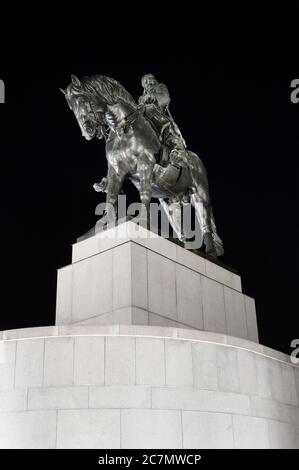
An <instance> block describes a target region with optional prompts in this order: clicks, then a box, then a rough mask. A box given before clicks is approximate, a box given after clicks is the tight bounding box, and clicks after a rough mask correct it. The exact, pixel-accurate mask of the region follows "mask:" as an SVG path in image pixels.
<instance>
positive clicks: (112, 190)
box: [96, 165, 125, 232]
mask: <svg viewBox="0 0 299 470" xmlns="http://www.w3.org/2000/svg"><path fill="white" fill-rule="evenodd" d="M124 178H125V174H123V173H121V174H117V173H116V171H115V170H114V168H113V167H112V166H111V165H109V168H108V174H107V180H108V181H107V190H106V191H107V197H106V214H105V215H104V216H103V217H102V218H101V219H100V220H99V221H98V222H97V223H96V232H99V231H101V230H103V228H104V226H106V227H109V226H113V225H115V223H116V219H117V201H118V195H119V193H120V190H121V187H122V184H123V180H124Z"/></svg>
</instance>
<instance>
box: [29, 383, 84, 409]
mask: <svg viewBox="0 0 299 470" xmlns="http://www.w3.org/2000/svg"><path fill="white" fill-rule="evenodd" d="M68 408H71V409H77V408H79V409H80V408H88V387H44V388H30V389H29V391H28V409H29V410H52V409H68Z"/></svg>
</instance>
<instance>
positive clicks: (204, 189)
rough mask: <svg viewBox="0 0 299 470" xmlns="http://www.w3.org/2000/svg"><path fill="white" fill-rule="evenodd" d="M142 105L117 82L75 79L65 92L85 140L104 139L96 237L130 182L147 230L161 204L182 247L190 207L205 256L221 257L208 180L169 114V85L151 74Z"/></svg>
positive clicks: (98, 77) (113, 219) (144, 79)
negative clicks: (153, 208)
mask: <svg viewBox="0 0 299 470" xmlns="http://www.w3.org/2000/svg"><path fill="white" fill-rule="evenodd" d="M141 83H142V87H143V94H142V95H141V96H140V98H139V100H138V103H136V102H135V100H134V99H133V98H132V96H131V95H130V94H129V93H128V92H127V91H126V90H125V88H124V87H123V86H122V85H121V84H120V83H119V82H117V81H116V80H114V79H113V78H109V77H106V76H103V75H92V76H88V77H83V78H81V79H79V78H77V77H76V76H74V75H72V81H71V83H70V85H69V86H68V87H67V88H66V90H61V91H62V92H63V93H64V95H65V98H66V100H67V103H68V105H69V107H70V109H71V110H72V111H73V112H74V114H75V117H76V119H77V121H78V124H79V126H80V129H81V132H82V135H83V136H84V137H85V138H86V139H87V140H92V139H94V138H99V139H103V138H104V139H105V141H106V158H107V162H108V173H107V176H106V177H105V178H103V179H102V181H101V182H100V183H95V184H94V189H95V190H96V191H98V192H100V191H102V192H106V193H107V196H106V212H105V215H104V216H103V217H102V218H101V219H100V220H99V221H98V222H97V224H96V226H95V231H96V232H98V231H100V230H102V229H103V227H104V226H105V225H106V226H107V225H108V226H110V225H113V224H115V222H116V218H117V201H118V195H119V193H120V191H121V190H122V185H123V183H124V181H125V180H126V179H129V180H131V181H132V182H133V184H134V185H135V186H136V187H137V189H138V190H139V194H140V200H141V203H142V204H141V207H142V209H141V213H140V220H141V221H145V223H146V224H147V226H148V224H149V217H150V202H151V198H152V197H155V198H158V199H159V201H160V203H161V205H162V207H163V209H164V210H165V212H166V214H167V216H168V220H169V223H170V225H171V226H172V228H173V230H174V231H175V233H176V234H177V236H178V238H179V240H180V241H181V242H183V243H184V242H186V240H187V232H188V230H187V228H185V227H184V221H183V218H182V208H183V206H184V205H186V204H190V203H191V204H192V205H193V206H194V209H195V214H196V217H197V220H198V223H199V227H200V230H201V235H202V240H203V244H204V247H205V252H206V254H207V255H209V256H212V257H217V256H221V255H223V244H222V241H221V239H220V238H219V236H218V234H217V230H216V224H215V219H214V215H213V210H212V206H211V200H210V195H209V186H208V178H207V173H206V170H205V167H204V165H203V163H202V161H201V159H200V158H199V157H198V156H197V155H196V154H195V153H194V152H191V151H190V150H188V149H187V146H186V142H185V140H184V139H183V137H182V134H181V132H180V130H179V128H178V126H177V124H176V123H175V121H174V119H173V117H172V115H171V113H170V110H169V103H170V96H169V92H168V89H167V87H166V85H164V84H163V83H159V82H158V81H157V80H156V79H155V77H154V76H153V75H152V74H147V75H144V76H143V77H142V82H141Z"/></svg>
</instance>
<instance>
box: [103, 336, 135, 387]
mask: <svg viewBox="0 0 299 470" xmlns="http://www.w3.org/2000/svg"><path fill="white" fill-rule="evenodd" d="M135 367H136V366H135V338H126V337H121V338H117V337H108V338H106V348H105V383H106V384H108V385H112V384H133V383H135Z"/></svg>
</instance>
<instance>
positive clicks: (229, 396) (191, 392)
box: [152, 388, 250, 415]
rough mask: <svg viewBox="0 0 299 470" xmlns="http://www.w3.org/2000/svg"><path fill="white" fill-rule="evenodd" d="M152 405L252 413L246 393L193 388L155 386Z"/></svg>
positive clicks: (177, 408)
mask: <svg viewBox="0 0 299 470" xmlns="http://www.w3.org/2000/svg"><path fill="white" fill-rule="evenodd" d="M152 407H153V408H158V409H170V410H171V409H172V410H197V411H211V412H217V413H238V414H247V415H248V414H250V400H249V397H248V396H246V395H241V394H239V393H231V392H218V391H212V390H195V389H192V388H191V389H182V388H154V389H153V392H152Z"/></svg>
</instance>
